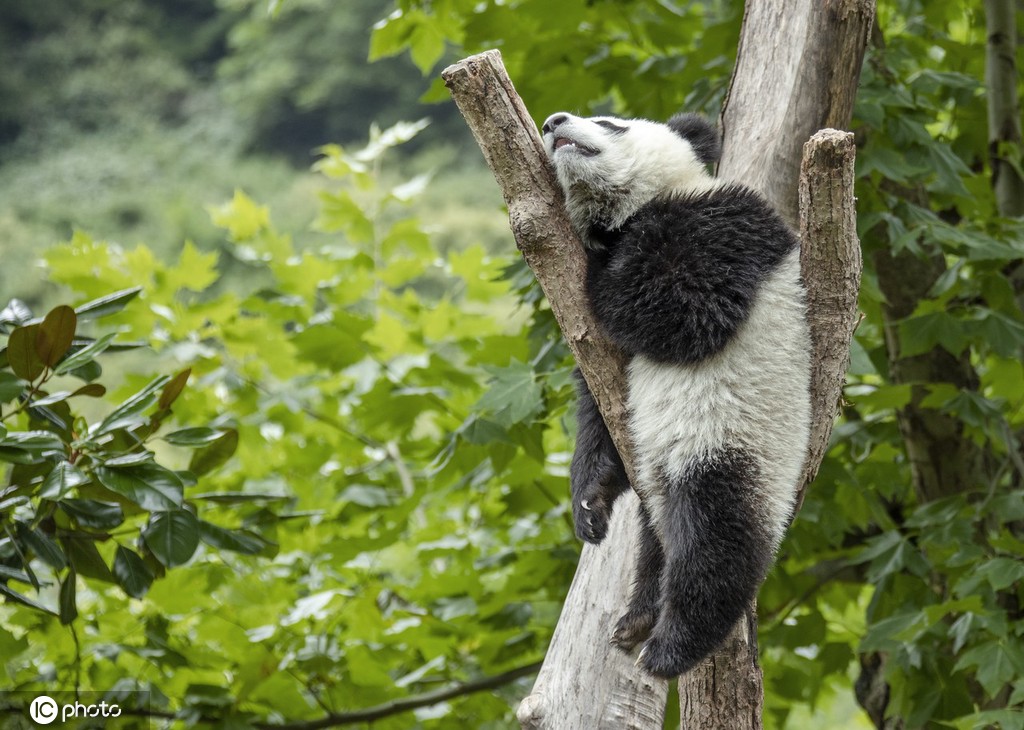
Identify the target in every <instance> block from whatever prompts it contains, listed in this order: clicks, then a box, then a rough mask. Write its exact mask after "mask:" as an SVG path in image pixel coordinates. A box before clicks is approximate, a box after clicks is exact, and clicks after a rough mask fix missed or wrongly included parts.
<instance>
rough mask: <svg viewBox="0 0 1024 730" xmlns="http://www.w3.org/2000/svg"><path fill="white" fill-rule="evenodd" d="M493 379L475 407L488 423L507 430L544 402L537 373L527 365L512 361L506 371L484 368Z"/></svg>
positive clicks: (527, 417)
mask: <svg viewBox="0 0 1024 730" xmlns="http://www.w3.org/2000/svg"><path fill="white" fill-rule="evenodd" d="M486 369H487V371H488V372H490V373H491V375H492V376H493V377H492V379H491V381H490V382H489V383H488V390H487V392H486V393H484V395H483V397H482V398H480V400H479V401H478V402H477V404H476V409H477V410H479V411H482V412H484V413H487V414H488V415H489V416H490V420H492V421H494V422H495V423H497V424H498V425H500V426H504V427H505V428H508V427H509V426H512V425H513V424H516V423H520V422H522V421H526V420H527V419H529V418H532V417H533V416H534V415H536V414H537V413H539V412H540V410H541V409H542V407H543V405H544V402H543V399H542V397H541V396H542V389H541V385H540V383H539V382H537V378H536V374H535V373H534V372H533V368H531V367H530V366H529V365H528V364H526V363H521V362H517V361H515V360H513V361H512V364H511V365H509V366H508V367H505V368H496V367H487V368H486Z"/></svg>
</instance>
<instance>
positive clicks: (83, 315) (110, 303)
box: [75, 286, 142, 320]
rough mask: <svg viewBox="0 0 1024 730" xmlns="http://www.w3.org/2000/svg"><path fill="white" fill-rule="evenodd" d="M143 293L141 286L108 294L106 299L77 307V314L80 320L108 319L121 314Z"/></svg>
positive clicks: (95, 300) (102, 298) (94, 300)
mask: <svg viewBox="0 0 1024 730" xmlns="http://www.w3.org/2000/svg"><path fill="white" fill-rule="evenodd" d="M141 292H142V287H141V286H136V287H132V288H131V289H122V290H121V291H116V292H114V293H113V294H108V295H106V296H105V297H100V298H99V299H93V300H92V301H89V302H86V303H85V304H81V305H79V306H77V307H75V313H76V314H77V315H78V318H79V319H82V320H85V319H96V318H98V317H106V316H107V315H110V314H116V313H117V312H120V311H121V310H122V309H124V308H125V306H126V305H127V304H128V302H130V301H131V300H132V299H134V298H135V297H137V296H139V294H140V293H141Z"/></svg>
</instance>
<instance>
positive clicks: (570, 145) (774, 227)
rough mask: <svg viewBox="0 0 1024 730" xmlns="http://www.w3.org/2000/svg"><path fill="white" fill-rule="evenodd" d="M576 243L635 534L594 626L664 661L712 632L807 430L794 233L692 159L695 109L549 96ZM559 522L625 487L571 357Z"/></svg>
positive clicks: (591, 537)
mask: <svg viewBox="0 0 1024 730" xmlns="http://www.w3.org/2000/svg"><path fill="white" fill-rule="evenodd" d="M542 133H543V140H544V145H545V149H546V152H547V154H548V156H549V157H550V160H551V162H552V164H553V166H554V170H555V172H556V174H557V178H558V182H559V184H560V185H561V187H562V190H563V191H564V193H565V204H566V209H567V212H568V214H569V218H570V220H571V221H572V225H573V227H574V228H575V230H576V233H577V234H578V235H579V237H580V239H581V240H582V242H583V244H584V249H585V251H586V256H587V274H586V294H587V299H588V304H589V306H590V307H591V309H592V311H593V314H594V315H595V317H596V319H597V321H598V322H599V324H600V326H601V327H602V328H603V330H604V331H605V333H606V334H607V335H608V337H609V338H611V340H613V341H614V342H615V343H616V344H617V345H618V346H619V347H620V348H621V349H622V350H623V351H624V352H625V353H626V355H627V357H628V359H629V361H628V370H627V374H628V380H627V382H628V394H627V406H628V412H629V430H630V434H631V437H632V440H633V443H634V445H635V467H636V468H635V476H636V483H635V484H633V485H632V486H633V488H634V489H635V491H636V492H637V494H638V495H639V497H640V501H641V507H640V522H641V526H640V527H641V529H640V545H639V550H638V559H637V567H636V571H635V579H634V583H633V587H632V591H631V595H630V600H629V605H628V607H627V610H626V612H625V614H624V615H623V616H622V617H621V619H619V621H618V624H617V625H616V626H615V628H614V631H613V635H612V643H613V644H615V645H617V646H619V647H620V648H622V649H623V650H625V651H631V650H632V649H633V648H634V647H635V646H636V644H638V643H640V642H644V644H643V647H642V649H641V651H640V653H639V656H638V658H637V664H638V665H639V666H641V667H642V668H643V669H644V670H646V671H647V672H649V673H651V674H653V675H655V676H660V677H675V676H678V675H680V674H682V673H684V672H686V671H688V670H689V669H691V668H692V667H694V666H695V665H696V664H697V663H699V662H700V661H701V660H702V659H703V658H704V657H706V656H707V655H708V654H709V653H711V652H712V651H714V650H715V649H716V648H717V647H718V646H719V645H720V644H721V643H722V642H723V640H724V639H725V638H726V636H727V635H728V634H729V632H730V631H731V629H732V627H733V626H734V625H735V624H736V622H737V621H738V620H739V618H740V617H741V616H742V615H743V614H744V612H745V609H746V607H747V606H748V605H749V604H750V602H751V601H752V599H753V598H754V597H755V595H756V593H757V591H758V588H759V587H760V585H761V583H762V582H763V581H764V578H765V576H766V574H767V572H768V569H769V568H770V566H771V564H772V562H773V560H774V555H775V552H776V550H777V548H778V546H779V543H780V541H781V540H782V537H783V534H784V533H785V531H786V529H787V527H788V525H789V523H790V521H791V519H792V517H793V512H794V509H795V501H796V496H797V492H798V488H799V485H800V482H801V478H802V471H803V463H804V458H805V452H806V449H807V442H808V438H809V423H810V396H809V381H810V338H809V333H808V325H807V318H806V305H805V291H804V288H803V284H802V281H801V277H800V265H799V247H798V242H797V239H796V236H795V235H794V233H793V232H792V231H791V230H790V228H789V227H788V226H787V224H786V223H785V222H784V221H783V220H782V218H781V217H780V216H779V215H778V214H777V213H776V212H775V211H773V210H772V208H771V207H770V206H769V205H768V204H767V203H766V202H765V200H764V199H763V198H762V197H761V196H760V195H758V194H757V193H756V192H754V191H752V190H751V189H749V188H747V187H744V186H743V185H740V184H735V183H727V182H723V181H722V180H720V179H717V178H715V177H713V176H712V175H711V174H709V172H708V166H709V165H711V164H713V163H715V162H716V161H717V160H718V158H719V156H720V151H721V145H720V142H719V137H718V134H717V132H716V130H715V128H714V127H713V126H712V125H711V124H710V123H708V122H707V121H706V120H704V119H702V118H701V117H698V116H696V115H692V114H679V115H676V116H674V117H673V118H671V119H670V120H668V122H667V123H664V124H661V123H656V122H651V121H646V120H641V119H619V118H616V117H589V118H583V117H578V116H574V115H572V114H568V113H565V112H562V113H558V114H553V115H552V116H550V117H548V119H547V120H546V121H545V122H544V124H543V126H542ZM576 375H577V390H578V407H577V421H578V430H577V443H576V450H575V453H574V455H573V459H572V464H571V467H570V486H571V492H572V510H573V519H574V522H575V527H576V533H577V535H578V536H579V537H580V538H581V539H583V540H584V541H586V542H590V543H599V542H601V540H603V539H604V537H605V534H606V532H607V529H608V520H609V516H610V514H611V510H612V505H613V503H614V502H615V499H616V497H618V496H619V495H620V494H622V493H623V492H624V491H625V490H627V489H628V488H629V486H630V485H629V482H628V480H627V478H626V473H625V470H624V468H623V464H622V461H621V459H620V458H619V454H618V452H617V451H616V449H615V447H614V445H613V444H612V441H611V438H610V437H609V435H608V429H607V428H606V426H605V423H604V421H603V420H602V418H601V415H600V413H598V410H597V406H596V405H595V403H594V399H593V396H592V394H591V392H590V390H589V389H588V387H587V384H586V382H585V381H584V380H583V378H582V377H580V376H579V371H578V370H577V373H576Z"/></svg>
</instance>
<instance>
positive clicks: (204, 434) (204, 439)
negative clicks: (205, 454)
mask: <svg viewBox="0 0 1024 730" xmlns="http://www.w3.org/2000/svg"><path fill="white" fill-rule="evenodd" d="M224 434H225V431H222V430H221V429H217V428H206V427H203V426H200V427H196V428H183V429H181V430H180V431H172V432H171V433H169V434H167V435H166V436H164V437H163V439H164V441H166V442H167V443H169V444H174V445H175V446H188V447H191V448H197V447H199V446H206V445H207V444H212V443H213V442H214V441H216V440H217V439H219V438H220V437H221V436H223V435H224Z"/></svg>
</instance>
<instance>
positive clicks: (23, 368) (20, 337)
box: [7, 324, 46, 382]
mask: <svg viewBox="0 0 1024 730" xmlns="http://www.w3.org/2000/svg"><path fill="white" fill-rule="evenodd" d="M38 336H39V325H38V324H31V325H28V326H27V327H18V328H16V329H15V330H14V331H13V332H11V336H10V337H9V338H8V340H7V362H8V363H9V364H10V366H11V370H12V371H13V372H14V374H15V375H17V376H18V377H19V378H23V379H24V380H28V381H30V382H31V381H33V380H35V379H36V378H38V377H39V375H40V374H41V373H42V372H43V369H44V368H45V367H46V363H44V362H43V361H42V360H41V359H40V358H39V355H38V353H37V352H36V340H37V338H38Z"/></svg>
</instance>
